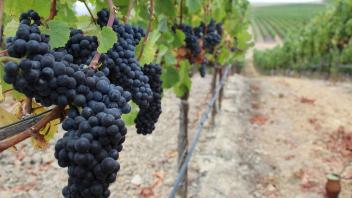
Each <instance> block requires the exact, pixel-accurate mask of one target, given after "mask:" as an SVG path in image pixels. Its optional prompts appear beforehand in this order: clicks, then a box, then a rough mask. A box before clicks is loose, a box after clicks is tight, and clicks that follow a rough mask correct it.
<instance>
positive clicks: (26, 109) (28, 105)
mask: <svg viewBox="0 0 352 198" xmlns="http://www.w3.org/2000/svg"><path fill="white" fill-rule="evenodd" d="M31 113H32V98H29V97H27V98H26V99H25V100H24V104H23V107H22V115H29V114H31Z"/></svg>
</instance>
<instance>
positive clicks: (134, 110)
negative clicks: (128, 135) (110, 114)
mask: <svg viewBox="0 0 352 198" xmlns="http://www.w3.org/2000/svg"><path fill="white" fill-rule="evenodd" d="M130 105H131V112H130V113H128V114H124V115H122V120H123V121H124V122H125V124H126V126H131V125H133V124H134V120H135V119H136V117H137V114H138V111H139V108H138V106H137V105H136V104H135V103H134V102H131V103H130Z"/></svg>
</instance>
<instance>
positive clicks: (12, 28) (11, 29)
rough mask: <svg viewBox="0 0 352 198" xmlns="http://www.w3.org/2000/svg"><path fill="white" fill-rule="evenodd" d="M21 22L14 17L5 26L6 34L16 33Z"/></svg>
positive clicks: (7, 35) (8, 35) (12, 34)
mask: <svg viewBox="0 0 352 198" xmlns="http://www.w3.org/2000/svg"><path fill="white" fill-rule="evenodd" d="M18 26H19V22H18V20H17V19H12V20H11V21H10V22H9V23H7V24H6V26H5V28H4V36H5V37H10V36H14V35H15V34H16V31H17V28H18Z"/></svg>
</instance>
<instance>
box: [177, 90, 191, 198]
mask: <svg viewBox="0 0 352 198" xmlns="http://www.w3.org/2000/svg"><path fill="white" fill-rule="evenodd" d="M188 98H189V91H187V92H186V93H185V95H184V96H182V97H181V104H180V127H179V133H178V143H177V150H178V160H177V164H178V171H180V168H181V166H182V164H183V162H184V160H185V159H186V157H187V155H188V112H189V103H188ZM177 195H178V196H179V197H181V198H187V170H186V171H185V175H184V177H183V179H182V182H181V185H180V187H179V188H178V190H177Z"/></svg>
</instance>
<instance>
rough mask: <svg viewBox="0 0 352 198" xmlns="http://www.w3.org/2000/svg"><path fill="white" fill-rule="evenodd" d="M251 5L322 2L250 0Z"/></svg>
mask: <svg viewBox="0 0 352 198" xmlns="http://www.w3.org/2000/svg"><path fill="white" fill-rule="evenodd" d="M249 2H251V3H311V2H321V0H249Z"/></svg>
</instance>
